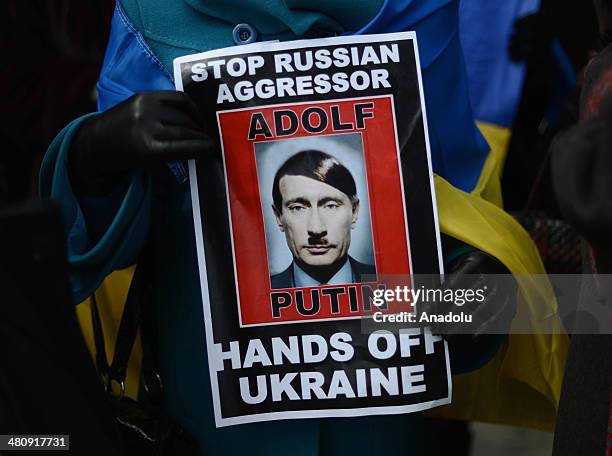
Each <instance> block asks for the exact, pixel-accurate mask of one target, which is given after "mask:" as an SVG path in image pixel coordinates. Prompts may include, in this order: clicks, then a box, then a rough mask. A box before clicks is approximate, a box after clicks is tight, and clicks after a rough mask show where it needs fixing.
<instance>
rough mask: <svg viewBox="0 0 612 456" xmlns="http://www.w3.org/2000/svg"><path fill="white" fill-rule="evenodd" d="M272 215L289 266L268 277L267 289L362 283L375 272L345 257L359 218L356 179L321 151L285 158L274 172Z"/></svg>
mask: <svg viewBox="0 0 612 456" xmlns="http://www.w3.org/2000/svg"><path fill="white" fill-rule="evenodd" d="M272 201H273V204H272V210H273V211H274V215H275V219H276V224H277V225H278V228H279V229H280V231H281V232H282V233H283V234H284V236H285V240H286V241H287V247H288V248H289V250H290V251H291V254H292V256H293V261H292V262H291V264H290V265H289V267H288V268H287V269H285V270H284V271H282V272H281V273H279V274H273V275H272V276H271V277H270V281H271V287H272V289H279V288H301V287H313V286H319V285H338V284H348V283H361V282H363V281H364V279H363V278H362V277H363V276H367V275H372V274H375V267H374V266H373V265H370V264H364V263H361V262H359V261H357V260H355V259H354V258H352V257H351V256H350V255H349V253H348V252H349V247H350V244H351V231H352V230H353V229H354V227H355V225H356V223H357V220H358V217H359V196H358V195H357V187H356V185H355V179H354V178H353V176H352V175H351V172H350V171H349V170H348V169H347V168H346V167H345V166H344V165H343V164H342V163H340V161H339V160H338V159H337V158H335V157H333V156H332V155H329V154H327V153H325V152H322V151H320V150H314V149H311V150H304V151H301V152H298V153H297V154H295V155H293V156H292V157H290V158H289V159H288V160H287V161H286V162H285V163H284V164H283V165H282V166H281V167H280V168H279V170H278V171H277V172H276V175H275V176H274V181H273V187H272Z"/></svg>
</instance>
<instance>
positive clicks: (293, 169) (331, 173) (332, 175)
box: [272, 149, 358, 211]
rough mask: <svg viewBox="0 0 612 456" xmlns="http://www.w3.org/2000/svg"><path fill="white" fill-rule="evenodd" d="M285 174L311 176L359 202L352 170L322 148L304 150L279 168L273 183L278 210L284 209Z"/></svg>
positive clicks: (273, 194)
mask: <svg viewBox="0 0 612 456" xmlns="http://www.w3.org/2000/svg"><path fill="white" fill-rule="evenodd" d="M284 176H304V177H309V178H311V179H314V180H318V181H319V182H323V183H324V184H327V185H331V186H332V187H334V188H335V189H338V190H340V191H341V192H343V193H345V194H346V195H347V196H348V197H349V198H350V200H351V202H352V203H353V204H355V203H357V202H358V199H357V186H356V185H355V179H353V176H352V175H351V172H350V171H349V170H348V169H346V167H345V166H344V165H343V164H342V163H340V162H339V161H338V159H337V158H336V157H333V156H331V155H329V154H326V153H325V152H321V151H320V150H314V149H310V150H304V151H302V152H298V153H297V154H295V155H293V156H292V157H290V158H289V159H288V160H287V161H286V162H285V163H284V164H283V166H281V167H280V168H279V170H278V171H277V172H276V175H275V176H274V184H273V185H272V201H274V207H275V208H276V209H277V210H278V211H282V205H283V197H282V195H281V192H280V180H281V179H282V178H283V177H284Z"/></svg>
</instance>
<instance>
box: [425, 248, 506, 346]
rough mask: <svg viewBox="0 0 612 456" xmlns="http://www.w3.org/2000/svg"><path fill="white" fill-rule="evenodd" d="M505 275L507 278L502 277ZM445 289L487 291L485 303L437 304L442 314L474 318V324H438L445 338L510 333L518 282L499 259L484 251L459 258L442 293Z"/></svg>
mask: <svg viewBox="0 0 612 456" xmlns="http://www.w3.org/2000/svg"><path fill="white" fill-rule="evenodd" d="M500 275H503V276H505V277H503V278H502V277H500ZM445 290H453V291H456V290H474V291H476V290H484V293H483V295H484V300H483V301H482V302H478V301H476V300H474V301H473V302H467V300H466V302H465V304H463V305H461V306H459V305H457V302H443V303H436V311H437V313H440V314H446V313H449V312H451V311H452V312H453V313H454V314H458V313H460V312H463V313H464V314H465V315H471V316H472V322H471V323H452V322H451V323H443V324H441V325H439V326H437V327H436V326H435V325H434V331H438V332H440V333H442V334H444V335H447V336H452V335H456V334H466V333H469V334H471V335H473V336H478V335H480V334H487V333H495V334H501V333H505V332H507V331H508V329H509V328H510V323H511V322H512V319H513V318H514V315H515V314H516V292H517V288H516V281H515V280H514V279H513V278H512V277H511V276H510V271H509V270H508V269H507V268H506V267H505V266H504V265H503V264H502V263H501V262H500V261H499V260H497V259H496V258H494V257H492V256H490V255H488V254H486V253H484V252H480V251H477V252H471V253H466V254H464V255H462V256H460V257H459V258H457V259H456V260H455V261H453V263H452V264H451V265H450V267H449V268H448V270H447V272H446V275H445V281H444V283H443V285H442V291H443V292H444V291H445Z"/></svg>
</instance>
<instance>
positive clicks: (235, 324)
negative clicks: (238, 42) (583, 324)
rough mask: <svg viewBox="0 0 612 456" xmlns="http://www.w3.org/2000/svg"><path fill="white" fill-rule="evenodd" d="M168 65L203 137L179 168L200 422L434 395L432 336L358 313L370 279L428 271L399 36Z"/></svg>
mask: <svg viewBox="0 0 612 456" xmlns="http://www.w3.org/2000/svg"><path fill="white" fill-rule="evenodd" d="M174 72H175V81H176V87H177V89H178V90H182V91H185V92H187V93H188V94H189V95H190V96H191V98H192V99H193V101H194V102H195V103H196V105H198V107H199V108H200V110H201V112H202V113H204V117H205V119H203V122H204V123H205V125H206V128H208V129H209V131H210V133H211V134H212V135H214V136H216V137H218V139H219V143H220V148H219V154H218V156H213V157H211V158H206V159H202V160H199V161H197V162H193V161H192V162H190V163H189V171H190V182H191V192H192V201H193V211H194V222H195V233H196V241H197V250H198V252H197V254H198V263H199V268H200V280H201V286H202V298H203V303H204V320H205V321H204V324H205V330H206V343H207V353H208V362H209V366H210V377H211V385H212V390H213V400H214V404H213V406H214V410H215V417H216V424H217V426H227V425H233V424H241V423H248V422H255V421H267V420H276V419H288V418H312V417H332V416H359V415H368V414H395V413H408V412H415V411H420V410H425V409H428V408H431V407H435V406H438V405H442V404H448V403H450V398H451V383H450V372H449V359H448V350H447V347H446V342H445V341H444V340H443V339H442V338H441V337H439V336H435V335H432V334H431V332H430V331H429V330H428V329H427V328H414V327H412V328H406V329H405V330H402V329H401V328H400V329H399V330H397V331H390V330H386V329H385V330H383V329H381V330H379V331H374V332H369V333H368V332H367V331H363V330H362V329H363V328H362V324H361V323H362V320H363V319H364V318H370V315H371V314H372V310H373V304H372V301H373V300H372V296H373V293H374V291H375V290H377V289H381V288H385V287H388V286H389V283H387V282H386V280H385V277H391V276H392V277H398V276H399V277H405V278H406V280H407V281H410V280H411V277H414V275H415V274H440V273H442V266H441V264H442V262H441V252H440V237H439V231H438V226H437V219H436V217H437V216H436V206H435V197H434V194H433V179H432V171H431V160H430V156H429V145H428V139H427V125H426V116H425V105H424V101H423V89H422V85H421V77H420V70H419V60H418V51H417V43H416V36H415V34H414V33H397V34H388V35H375V36H355V37H338V38H329V39H317V40H303V41H294V42H285V43H257V44H251V45H246V46H241V47H233V48H228V49H219V50H214V51H210V52H205V53H202V54H197V55H191V56H185V57H180V58H178V59H176V60H175V63H174ZM215 129H218V130H217V131H215Z"/></svg>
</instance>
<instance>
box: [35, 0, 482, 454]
mask: <svg viewBox="0 0 612 456" xmlns="http://www.w3.org/2000/svg"><path fill="white" fill-rule="evenodd" d="M343 2H344V3H346V0H342V1H339V2H337V3H336V2H329V1H328V0H311V1H310V2H308V5H309V7H308V9H303V8H299V5H297V6H296V9H294V10H289V8H288V7H287V5H293V4H296V3H297V4H299V1H297V0H293V1H281V0H266V1H257V0H231V1H229V2H228V1H224V2H213V1H205V0H147V1H146V2H144V1H138V0H122V1H121V3H120V4H118V5H117V9H116V11H115V15H114V17H113V23H112V32H111V36H110V39H109V44H108V49H107V54H106V58H105V62H104V66H103V68H102V72H101V75H100V80H99V83H98V92H99V107H100V110H105V109H107V108H109V107H110V106H112V105H114V104H116V103H118V102H120V101H122V100H124V99H126V98H128V97H129V96H130V95H132V94H133V93H135V92H139V91H145V90H162V89H167V90H173V88H174V84H173V81H172V77H171V74H172V72H171V65H172V60H173V58H175V57H177V56H179V55H184V54H189V53H194V52H200V51H204V50H208V49H211V48H218V47H224V46H230V45H233V42H232V40H231V30H232V28H233V26H234V24H236V23H237V22H250V23H251V24H253V25H254V26H255V27H256V28H257V29H258V30H259V31H260V40H268V39H272V38H280V39H291V38H297V37H300V36H303V34H304V33H306V32H308V31H309V30H311V29H313V28H315V29H316V28H320V27H322V28H325V29H326V30H331V31H332V32H333V33H339V34H340V33H380V32H393V31H401V30H413V29H414V30H416V31H417V36H418V39H419V45H420V54H421V65H422V67H423V77H424V86H425V96H426V103H427V109H428V119H429V130H430V140H431V144H432V156H433V157H432V158H433V165H434V170H435V171H436V172H438V173H439V174H441V175H442V176H444V177H446V178H447V179H448V180H449V181H450V182H451V183H453V184H454V185H456V186H458V187H459V188H462V189H464V190H467V191H469V190H471V189H472V188H473V186H474V185H475V183H476V181H477V179H478V176H479V174H480V169H481V166H482V163H483V162H484V159H485V157H486V154H487V151H488V149H487V146H486V144H485V142H484V140H483V139H482V137H481V136H480V134H479V133H478V131H477V129H476V127H475V125H474V122H473V119H472V115H471V108H470V104H469V99H468V93H467V82H466V78H465V70H464V65H463V56H462V53H461V48H460V44H459V37H458V30H457V28H458V18H457V14H458V3H459V2H458V0H385V1H384V3H383V4H382V5H381V4H380V1H378V0H374V1H367V0H362V1H361V3H363V5H360V6H359V7H358V8H356V10H357V11H358V12H361V13H362V14H366V17H365V20H364V18H363V17H361V18H360V17H359V14H356V13H355V12H354V11H353V12H352V13H351V14H349V11H347V12H346V14H345V15H346V16H347V18H349V19H350V20H349V19H347V20H346V21H341V20H337V17H342V9H338V8H336V9H334V8H333V6H334V5H335V4H338V5H341V6H342V4H343ZM350 4H354V2H351V3H350ZM215 5H218V6H215ZM221 5H223V6H221ZM317 5H318V6H317ZM330 5H331V6H330ZM347 5H348V4H347ZM373 5H374V7H373ZM319 7H320V8H321V9H322V10H325V11H326V14H323V13H321V14H319V13H315V12H313V11H316V10H317V8H319ZM334 15H335V17H336V18H334ZM368 15H369V16H368ZM90 115H95V114H90ZM87 117H88V116H84V117H82V118H79V119H76V120H75V121H74V122H72V123H71V124H69V125H68V126H67V127H66V128H65V129H64V130H63V131H62V132H60V133H59V135H58V136H57V137H56V139H55V140H54V142H53V143H52V144H51V146H50V147H49V150H48V152H47V154H46V156H45V158H44V161H43V165H42V170H41V177H40V189H41V193H42V194H43V195H47V196H51V197H53V198H55V199H56V200H57V201H58V202H59V203H60V205H61V206H62V209H63V215H64V222H65V226H66V231H67V247H68V259H69V262H70V265H71V268H72V279H73V281H72V286H73V293H74V298H75V302H80V301H81V300H83V299H85V298H86V297H88V296H89V295H90V294H91V293H92V291H93V290H95V289H96V288H97V287H98V286H99V284H100V283H101V282H102V280H103V279H104V277H105V276H106V275H108V274H109V273H110V272H112V271H113V270H116V269H120V268H123V267H126V266H128V265H130V264H132V263H133V262H134V261H135V259H136V258H137V255H138V252H139V251H140V249H141V248H142V246H143V243H144V240H145V236H146V233H147V232H148V226H149V223H150V209H151V205H152V204H153V196H152V194H151V178H152V176H150V175H149V174H147V173H145V172H137V173H136V174H135V175H134V177H133V178H132V180H131V182H130V183H129V185H128V186H127V187H126V188H121V189H117V190H116V192H115V193H114V194H112V195H109V196H107V197H104V198H91V197H84V196H79V195H75V194H74V192H73V191H72V188H71V185H70V180H69V178H68V173H67V167H66V162H67V151H68V149H69V147H70V143H71V140H72V137H73V135H74V133H75V131H76V130H77V129H78V127H79V125H81V123H82V122H84V121H85V120H86V119H87ZM174 170H175V174H176V175H177V176H178V177H179V178H178V179H171V180H170V182H168V183H167V186H166V189H165V195H164V202H163V204H164V206H165V209H166V213H167V217H168V222H167V223H166V224H164V226H162V227H157V228H159V229H158V231H157V235H156V250H157V254H158V257H159V258H162V259H164V261H159V262H158V263H157V264H156V265H155V268H154V272H155V274H156V282H157V283H158V284H159V289H158V293H157V296H156V308H157V314H158V315H157V316H158V319H159V321H160V322H163V323H164V324H163V325H160V341H159V346H160V351H161V353H160V363H161V366H160V367H161V374H162V376H163V378H164V386H165V400H166V404H167V409H168V410H169V412H170V413H171V414H172V415H173V416H174V417H175V418H176V419H177V420H178V421H179V422H180V423H181V424H182V425H183V426H184V427H185V428H186V429H188V430H189V431H190V432H192V433H193V434H194V435H195V436H196V438H197V439H198V441H199V443H200V444H201V446H202V448H203V454H212V455H216V454H228V455H232V454H251V455H276V454H278V455H285V454H292V455H294V456H298V455H308V456H311V455H317V454H320V455H332V454H333V455H342V454H353V455H354V454H369V455H371V456H375V455H379V454H380V455H386V456H389V455H400V454H401V455H403V456H410V455H419V454H422V453H421V451H422V450H421V443H422V442H421V439H420V436H421V435H422V431H421V429H420V426H421V424H420V420H419V418H418V415H399V416H378V417H364V418H353V419H325V420H323V419H312V420H287V421H277V422H271V423H255V424H248V425H241V426H234V427H226V428H221V429H216V428H215V425H214V418H213V410H212V401H211V391H210V381H209V373H208V366H207V360H206V350H205V340H204V331H203V328H202V321H203V316H202V302H201V295H200V285H199V277H198V267H197V261H196V247H195V237H194V229H193V219H192V210H191V200H190V194H189V187H188V184H187V183H185V182H181V179H180V174H181V172H182V170H181V167H180V166H178V167H176V166H175V168H174Z"/></svg>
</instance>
